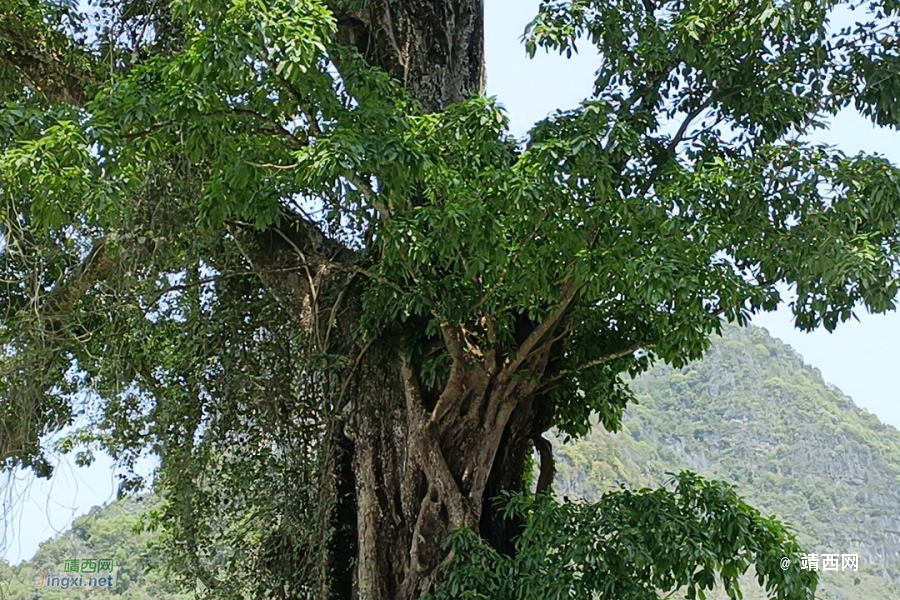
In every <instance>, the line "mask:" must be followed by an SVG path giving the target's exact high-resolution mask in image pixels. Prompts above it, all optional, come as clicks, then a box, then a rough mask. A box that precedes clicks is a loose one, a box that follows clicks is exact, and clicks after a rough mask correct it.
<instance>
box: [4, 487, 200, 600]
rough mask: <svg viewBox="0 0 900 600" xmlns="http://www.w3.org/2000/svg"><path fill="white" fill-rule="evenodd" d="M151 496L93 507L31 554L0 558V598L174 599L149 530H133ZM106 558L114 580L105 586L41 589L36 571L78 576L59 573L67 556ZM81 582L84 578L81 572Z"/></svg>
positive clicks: (147, 509) (176, 597)
mask: <svg viewBox="0 0 900 600" xmlns="http://www.w3.org/2000/svg"><path fill="white" fill-rule="evenodd" d="M155 503H156V499H155V498H154V497H153V496H142V497H138V498H129V499H126V500H122V501H119V502H116V503H114V504H112V505H110V506H107V507H105V508H100V507H95V508H94V509H92V510H91V511H90V512H89V513H88V514H86V515H83V516H81V517H79V518H78V519H76V520H75V522H74V523H73V524H72V527H71V528H70V529H69V531H67V532H65V534H63V535H61V536H59V537H58V538H56V539H54V540H49V541H47V542H45V543H43V544H42V545H41V547H40V549H39V550H38V551H37V554H35V556H34V557H33V558H32V559H31V560H29V561H26V562H24V563H23V564H21V565H18V566H16V567H10V565H8V564H6V563H4V562H2V561H0V598H2V599H3V600H34V599H35V598H41V599H47V600H81V599H85V598H93V599H97V600H99V599H102V598H122V599H127V600H180V599H182V598H186V596H183V595H179V594H177V593H175V591H174V590H173V589H172V587H171V586H170V585H169V584H168V583H167V582H166V577H165V574H164V569H163V560H162V555H161V553H160V552H159V551H158V550H156V549H155V548H154V547H153V544H152V542H153V540H154V536H153V534H151V533H138V529H140V527H139V525H140V524H141V522H142V516H144V515H147V514H149V512H150V511H151V510H152V509H153V507H154V504H155ZM85 558H86V559H102V558H111V559H113V561H114V562H113V564H114V566H115V568H116V569H117V571H116V579H115V584H114V586H113V587H112V588H105V587H86V586H81V587H69V588H67V589H63V588H61V587H47V586H45V587H43V588H40V589H38V588H36V587H35V585H36V584H37V583H40V574H41V573H47V574H50V573H52V574H55V575H57V576H73V577H78V573H66V572H64V568H65V564H66V561H67V560H74V559H85ZM82 577H83V578H84V579H85V580H86V579H87V577H88V576H86V575H83V576H82Z"/></svg>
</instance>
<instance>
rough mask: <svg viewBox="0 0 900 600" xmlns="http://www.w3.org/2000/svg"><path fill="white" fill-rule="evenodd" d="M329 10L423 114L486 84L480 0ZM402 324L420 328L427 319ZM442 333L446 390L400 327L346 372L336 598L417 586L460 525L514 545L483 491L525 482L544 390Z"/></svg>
mask: <svg viewBox="0 0 900 600" xmlns="http://www.w3.org/2000/svg"><path fill="white" fill-rule="evenodd" d="M337 16H338V24H339V35H340V37H341V41H342V42H344V43H347V44H352V45H355V46H356V47H357V49H358V50H359V51H360V53H361V54H362V55H363V56H364V57H366V59H367V60H368V61H369V62H370V63H371V64H373V65H375V66H377V67H379V68H381V69H383V70H384V71H386V72H388V73H390V74H391V75H392V76H393V77H394V78H395V79H397V80H398V81H401V82H402V83H403V84H404V85H405V87H406V89H407V90H408V91H409V92H410V93H412V94H413V96H414V97H415V98H416V99H417V100H418V101H419V103H420V104H421V106H422V108H423V110H424V111H425V112H434V111H440V110H443V109H445V108H446V107H447V106H448V105H450V104H452V103H455V102H459V101H462V100H465V99H467V98H470V97H473V96H476V95H482V94H483V93H484V83H485V81H484V80H485V77H484V40H483V35H484V17H483V6H482V1H481V0H403V1H400V2H375V3H372V4H370V6H368V7H367V8H365V9H362V10H359V11H354V12H339V13H338V15H337ZM402 327H403V328H404V329H405V330H406V331H405V334H406V336H407V337H408V338H410V339H414V338H421V337H422V336H421V334H422V328H423V324H416V323H407V324H403V325H402ZM413 333H414V334H415V335H412V334H413ZM442 333H443V338H444V340H443V341H444V342H445V344H446V348H447V350H448V351H449V352H450V355H451V357H452V358H453V368H452V370H451V373H450V376H449V378H448V381H447V382H446V384H445V385H444V386H443V389H442V390H432V389H423V386H422V385H421V384H420V382H419V378H418V369H417V365H416V364H415V363H414V361H413V359H410V358H408V356H407V355H406V354H405V353H404V352H402V351H400V348H401V347H402V345H403V342H404V339H403V336H401V335H398V334H392V335H390V336H385V337H384V338H383V339H379V340H375V341H373V342H371V343H370V344H369V345H368V346H367V347H366V348H365V349H363V350H362V354H361V355H360V356H361V357H360V360H359V362H358V364H357V365H356V366H355V367H354V368H353V370H352V372H351V373H350V375H349V377H350V378H351V379H350V381H348V385H347V390H348V391H347V398H349V401H350V403H351V409H350V410H349V414H350V415H351V416H350V418H349V419H348V422H347V425H346V428H345V432H346V435H347V437H348V440H349V442H348V444H347V447H348V448H350V449H351V450H350V452H351V453H352V482H350V481H349V479H350V478H351V473H350V472H345V473H344V474H343V484H339V487H341V485H343V487H345V488H347V487H348V484H351V485H349V488H352V489H353V490H354V497H353V499H352V504H353V505H354V506H355V511H353V512H352V515H351V514H350V513H348V512H347V510H346V508H347V507H346V505H344V504H340V503H339V506H338V508H337V510H336V512H335V514H336V518H338V519H343V520H344V521H345V523H343V525H344V526H346V525H348V524H349V523H350V522H352V523H353V524H354V525H355V527H356V529H357V535H356V539H355V548H353V551H354V552H355V553H356V562H355V565H356V566H355V569H354V570H353V574H352V578H353V580H354V583H353V585H352V586H348V585H346V578H347V576H348V575H347V574H348V573H349V567H348V565H346V561H344V563H343V564H344V565H345V566H344V567H343V568H340V567H338V568H335V569H333V571H332V573H333V577H334V578H335V580H334V581H333V582H332V586H331V588H332V590H331V594H332V597H333V598H338V597H340V598H347V599H348V600H349V599H350V598H353V599H354V600H357V599H358V600H388V599H390V600H414V599H416V598H420V597H422V595H423V594H425V593H426V592H428V591H429V590H430V589H431V588H432V587H433V585H434V583H435V581H436V579H437V577H438V575H439V571H440V568H441V566H442V565H443V564H444V563H445V562H446V561H447V559H448V555H447V553H446V552H445V551H444V549H443V548H442V544H443V541H444V539H445V537H446V536H447V534H448V533H450V532H451V531H452V530H454V529H457V528H460V527H469V528H471V529H473V530H475V531H479V532H480V533H481V534H482V535H483V536H484V537H485V538H486V539H487V540H489V541H490V542H491V543H492V544H493V545H495V546H496V547H497V548H498V549H500V550H501V551H504V552H511V551H512V543H511V539H512V537H513V536H514V535H515V533H516V524H515V523H504V522H502V521H501V520H500V519H499V518H498V515H497V514H496V511H495V509H494V507H493V505H492V499H493V498H494V496H495V495H496V494H498V493H499V492H501V491H503V490H510V489H520V488H521V485H522V476H523V472H524V469H525V468H526V464H527V457H528V455H529V454H530V452H531V451H532V440H533V439H535V437H536V436H537V435H539V434H540V433H541V432H542V431H543V430H544V429H546V426H545V424H544V423H543V421H546V419H542V418H539V417H538V416H537V415H539V414H540V413H541V410H540V404H541V402H540V398H535V397H533V392H534V389H533V386H531V385H530V384H527V383H524V382H522V381H513V380H512V378H510V377H509V374H508V373H507V372H506V371H504V370H503V369H502V368H501V367H502V366H503V365H502V360H503V359H505V357H507V356H508V353H505V352H500V351H499V350H496V351H490V352H489V353H488V355H487V356H485V357H484V360H483V361H482V362H480V363H479V364H476V365H471V364H467V363H466V361H465V360H464V359H463V357H462V356H461V350H460V349H459V337H458V336H459V335H460V334H459V332H455V331H453V330H452V329H451V328H449V327H446V328H445V329H444V330H443V331H442ZM548 355H549V352H538V353H536V355H535V358H534V359H533V361H532V364H530V367H532V368H538V369H539V370H540V369H542V368H544V367H546V362H547V356H548ZM342 507H343V508H342ZM344 552H345V554H346V551H344ZM334 562H335V565H339V564H342V563H341V562H340V561H339V560H335V561H334ZM341 573H344V575H341ZM341 577H343V581H337V579H339V578H341ZM351 588H352V589H351Z"/></svg>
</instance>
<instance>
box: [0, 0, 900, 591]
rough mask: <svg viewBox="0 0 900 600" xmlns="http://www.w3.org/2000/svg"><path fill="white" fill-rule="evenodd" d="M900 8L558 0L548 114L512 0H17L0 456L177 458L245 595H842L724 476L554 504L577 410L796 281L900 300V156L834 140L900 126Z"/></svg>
mask: <svg viewBox="0 0 900 600" xmlns="http://www.w3.org/2000/svg"><path fill="white" fill-rule="evenodd" d="M850 4H853V5H857V6H858V9H859V11H860V13H861V14H862V15H863V17H862V21H861V22H860V23H858V24H857V25H855V26H853V27H850V28H846V29H843V30H840V31H836V30H834V29H833V28H831V27H829V15H830V14H832V13H833V12H834V11H836V10H844V9H846V8H847V5H850ZM897 6H898V5H897V3H896V2H895V1H894V0H883V1H880V2H879V1H874V2H856V1H854V2H849V3H848V2H836V1H830V0H826V1H816V2H810V1H804V0H778V1H772V0H768V1H760V0H659V1H658V2H654V1H653V0H650V1H647V0H642V1H638V0H607V1H594V0H573V1H570V2H561V1H545V2H543V3H542V4H541V7H540V11H539V14H538V15H537V16H536V18H535V20H534V21H533V22H532V23H531V25H530V26H529V28H528V31H527V32H526V36H525V51H527V52H529V53H534V52H536V51H544V50H549V51H558V52H560V53H563V54H571V52H573V51H574V50H575V45H576V43H579V44H584V45H591V46H594V47H595V48H596V50H597V52H598V56H599V61H598V70H597V73H596V80H595V85H594V92H593V94H592V95H591V97H590V98H587V99H585V101H584V102H583V103H582V104H581V105H580V106H579V107H578V108H577V109H575V110H571V111H567V112H559V113H556V114H554V115H553V116H551V117H549V118H547V119H545V120H543V121H541V122H539V123H537V124H535V125H534V126H533V128H532V129H531V130H530V131H529V133H528V135H527V136H526V137H525V138H524V139H521V140H515V139H512V138H511V137H510V135H509V133H508V131H507V119H506V116H505V114H504V113H503V111H502V109H501V108H500V106H499V105H498V104H497V103H496V102H495V101H494V100H493V99H489V98H486V97H485V96H484V85H485V72H484V49H483V42H484V40H483V35H484V23H483V14H482V12H483V7H482V2H481V1H480V0H428V1H426V0H394V1H390V0H371V1H366V0H156V1H152V2H151V1H145V0H99V1H98V2H97V3H95V4H94V5H93V6H84V5H81V4H78V3H76V2H73V1H70V0H39V1H37V2H35V1H33V0H2V1H0V94H2V95H3V101H4V102H5V108H4V110H3V113H2V117H0V149H2V156H0V170H2V175H0V197H2V207H3V211H2V213H0V225H2V250H0V260H2V263H0V271H2V288H0V295H2V306H3V315H2V321H0V341H2V343H3V345H4V352H3V353H2V356H0V361H2V362H0V365H2V370H3V371H2V372H3V377H2V383H0V426H2V429H0V433H2V437H0V459H2V460H3V461H4V463H5V466H6V467H7V468H15V467H19V466H21V467H31V468H33V469H35V470H36V471H37V472H38V473H39V474H41V475H49V474H50V471H51V465H50V462H49V460H48V458H47V455H46V451H47V448H46V447H43V448H42V446H41V441H42V439H46V436H47V435H48V434H51V433H54V432H58V431H60V430H62V429H65V430H66V432H67V435H66V436H65V437H64V438H62V439H61V440H59V441H58V443H57V446H58V447H59V448H61V449H62V450H76V449H77V450H79V452H81V454H79V457H80V458H81V459H82V460H84V461H90V459H91V454H90V452H91V451H96V450H98V449H102V450H103V451H105V452H109V453H111V454H112V455H113V456H114V457H116V458H117V459H119V460H121V461H123V462H124V463H125V464H131V463H133V461H134V460H135V459H136V458H137V457H139V456H140V455H141V453H144V452H149V453H152V454H155V455H158V456H159V457H160V459H161V464H160V468H159V472H158V473H157V477H156V482H155V483H156V486H157V488H158V489H159V491H160V493H161V494H162V495H163V496H164V498H165V500H166V504H165V509H164V510H162V511H160V512H155V513H153V514H152V515H150V526H158V527H161V528H162V529H163V531H164V532H165V534H166V536H165V539H166V540H167V543H169V544H170V550H171V552H172V557H173V561H172V562H173V565H172V567H173V569H174V572H175V573H176V574H177V575H180V576H181V577H182V578H183V581H184V582H185V583H186V584H187V585H189V586H192V587H194V586H196V589H198V590H199V591H201V592H206V593H208V594H210V595H211V596H213V597H216V598H238V597H247V596H250V595H253V596H265V597H268V596H272V597H278V598H288V597H294V598H305V597H328V598H340V599H344V598H347V599H349V598H360V599H362V600H370V599H371V600H385V599H388V598H391V599H394V598H396V599H415V598H420V597H422V596H423V595H424V594H426V593H428V592H429V590H432V591H436V593H437V595H438V596H440V597H480V598H551V597H552V598H556V597H559V598H562V597H567V598H568V597H572V594H577V595H578V597H591V596H590V595H591V594H595V595H596V597H601V598H610V599H611V598H655V597H657V593H658V592H663V591H667V590H674V589H686V590H687V591H688V593H689V594H693V593H694V592H695V591H698V590H699V591H700V592H702V590H703V589H707V588H709V587H710V586H712V584H713V582H714V581H715V579H716V577H718V578H719V580H720V581H722V583H723V585H724V586H725V587H726V589H728V590H732V591H733V588H734V582H735V579H736V577H737V576H738V575H739V574H741V573H743V572H745V571H746V570H747V568H748V566H750V565H753V566H754V567H755V570H756V572H757V574H758V576H759V577H760V580H761V581H762V582H764V583H766V585H768V586H769V587H770V589H771V590H772V594H773V595H775V596H777V597H779V598H798V599H799V598H808V597H811V595H812V589H813V588H814V587H815V578H814V576H813V575H812V574H810V573H807V572H805V571H800V570H799V569H798V567H797V562H796V560H793V559H795V558H796V554H797V552H798V548H797V546H796V543H795V541H794V539H793V537H792V536H791V534H790V533H789V532H788V531H786V530H785V529H784V528H783V527H782V526H781V525H779V524H778V523H777V522H776V521H774V520H771V519H767V518H763V517H762V516H760V515H759V514H758V513H757V512H756V511H754V510H753V509H751V508H750V507H748V506H746V505H745V504H743V503H742V502H741V501H740V499H739V498H738V497H737V496H735V494H734V493H733V491H731V490H730V489H729V488H727V486H722V485H720V484H716V483H708V482H704V481H703V480H700V479H697V478H696V477H695V476H693V475H691V474H682V475H680V476H679V477H677V478H676V479H675V480H673V485H672V486H671V487H669V488H667V489H662V490H656V491H650V490H644V491H640V492H629V491H624V490H623V491H619V492H616V493H611V494H610V495H609V496H607V497H606V498H604V500H603V501H602V502H601V503H599V504H598V505H596V506H586V505H581V504H577V503H574V504H573V503H569V502H566V503H562V504H558V503H556V502H554V501H552V500H551V499H550V497H549V495H548V494H547V493H546V492H548V489H549V486H550V483H551V480H552V473H553V458H552V449H551V448H550V444H549V443H548V441H547V440H546V439H545V438H544V437H543V436H542V434H543V433H544V432H546V431H548V430H549V429H551V428H557V429H558V430H560V431H562V432H564V433H566V434H569V435H578V434H580V433H583V432H585V431H586V430H587V429H588V428H589V427H590V426H591V424H592V423H593V422H596V421H599V423H601V424H602V425H603V426H605V427H607V428H608V429H615V428H616V427H617V426H618V425H619V423H620V418H621V415H622V411H623V409H624V408H625V406H626V404H627V402H628V401H629V400H630V398H631V396H630V395H629V391H628V386H627V380H628V377H629V376H632V375H636V374H638V373H640V372H641V371H643V370H644V369H646V368H647V366H648V365H649V364H650V363H651V362H652V361H654V360H664V361H667V362H669V363H672V364H676V365H679V364H683V363H685V362H686V361H689V360H692V359H695V358H697V357H699V356H701V354H702V353H703V351H704V349H705V348H706V345H707V340H708V338H709V336H710V335H712V334H713V333H715V332H716V331H718V330H719V329H720V326H721V323H722V322H723V320H728V321H738V322H745V321H746V320H747V318H748V316H749V315H751V314H752V313H754V312H756V311H760V310H772V309H774V308H775V307H776V306H777V305H778V303H779V300H780V297H779V289H783V288H781V287H780V286H783V285H789V286H792V287H793V290H794V291H795V292H796V301H794V303H793V305H792V309H793V311H794V314H795V315H796V323H797V326H798V327H801V328H804V329H811V328H814V327H818V326H824V327H826V328H829V329H831V328H834V327H835V326H836V325H837V324H838V323H840V322H841V321H845V320H847V319H848V318H850V317H851V316H852V310H853V309H854V308H856V307H858V306H860V305H864V306H865V307H866V308H867V309H868V310H870V311H873V312H881V311H886V310H889V309H892V308H893V307H894V298H895V296H896V292H897V286H898V262H897V259H898V257H900V237H898V234H900V224H898V218H900V172H898V170H897V168H896V167H894V166H893V165H891V164H890V163H889V162H888V161H886V160H885V159H883V158H880V157H876V156H866V155H859V156H852V157H848V156H844V155H843V154H841V153H840V152H839V151H837V150H835V149H833V148H829V147H826V146H821V145H814V144H811V143H809V142H808V141H807V139H808V138H807V137H806V136H807V134H808V133H809V132H810V131H812V130H814V129H816V128H821V127H823V126H824V120H825V119H826V118H827V117H828V116H829V115H834V114H836V113H837V112H838V111H840V110H842V109H844V108H845V107H847V106H849V105H853V106H855V108H856V109H858V110H860V111H861V112H862V113H863V114H865V115H867V116H869V117H871V118H872V120H873V121H874V122H875V123H877V124H879V125H882V126H888V127H896V126H897V125H898V122H900V108H898V107H900V101H898V99H900V54H898V48H900V46H898V43H900V38H898V28H900V18H898V16H897V15H898V8H897ZM73 427H74V428H75V429H74V430H73V429H72V428H73ZM532 457H535V458H532ZM138 484H139V482H138V481H137V480H132V479H126V480H124V481H123V490H125V491H127V490H128V489H132V488H134V487H136V486H137V485H138ZM448 536H449V537H448ZM782 556H786V557H787V558H788V559H789V560H791V561H792V564H791V566H790V567H789V568H788V569H782V567H781V566H780V564H779V562H780V559H781V557H782ZM435 586H437V587H435Z"/></svg>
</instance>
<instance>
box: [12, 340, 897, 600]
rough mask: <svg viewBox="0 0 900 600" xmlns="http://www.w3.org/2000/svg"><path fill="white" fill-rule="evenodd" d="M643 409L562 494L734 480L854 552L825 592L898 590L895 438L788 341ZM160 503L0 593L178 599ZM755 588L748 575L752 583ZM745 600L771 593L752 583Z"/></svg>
mask: <svg viewBox="0 0 900 600" xmlns="http://www.w3.org/2000/svg"><path fill="white" fill-rule="evenodd" d="M634 386H635V390H636V393H637V395H638V397H639V400H640V403H639V404H638V405H635V406H632V407H631V408H630V409H629V411H628V414H627V417H626V419H625V421H624V428H623V431H621V432H620V433H618V434H615V435H611V434H609V433H607V432H605V431H603V430H602V428H600V427H597V428H595V429H594V431H593V432H592V433H591V434H590V435H589V436H587V437H586V438H585V439H582V440H578V441H576V442H571V443H563V441H562V440H559V439H558V440H555V446H556V450H557V455H558V464H557V483H556V491H557V493H559V494H560V495H567V496H569V497H571V498H574V497H583V498H587V499H596V498H597V497H598V496H599V495H600V494H601V493H603V491H605V490H609V489H611V488H614V487H616V486H617V485H619V484H626V485H629V486H633V487H640V486H653V485H658V484H660V483H662V482H664V481H665V480H666V479H667V473H668V472H673V471H678V470H681V469H690V470H694V471H697V472H699V473H701V474H703V475H707V476H710V477H715V478H720V479H725V480H728V481H731V482H734V483H735V484H737V486H738V487H739V490H740V491H741V493H742V494H744V495H745V496H746V497H747V498H748V499H749V500H750V501H751V503H752V504H754V505H756V506H758V507H759V508H760V509H762V510H764V511H765V512H767V513H774V514H777V515H778V516H780V517H781V518H783V519H784V520H786V521H788V522H789V523H791V524H793V525H794V526H795V528H796V529H797V530H798V531H799V534H800V538H801V540H802V541H803V543H804V544H805V546H806V548H807V549H808V551H810V552H817V553H819V554H823V553H859V555H860V572H859V573H847V572H837V573H833V572H829V573H824V575H823V580H822V583H821V584H820V593H819V594H818V597H819V598H823V599H837V600H879V599H882V598H884V599H892V598H898V597H900V589H898V588H897V586H896V584H892V583H890V580H893V581H894V582H900V515H898V507H900V432H898V431H897V430H896V429H894V428H892V427H889V426H885V425H882V424H881V423H880V422H879V421H878V420H877V419H876V418H875V417H874V416H873V415H871V414H869V413H867V412H865V411H863V410H860V409H859V408H857V407H856V406H855V405H854V404H853V403H852V401H851V400H850V399H849V398H847V397H846V396H844V395H843V394H842V393H841V392H840V391H838V390H836V389H834V388H832V387H829V386H828V385H827V384H826V383H825V382H824V381H823V380H822V377H821V375H820V374H819V372H818V371H816V370H815V369H813V368H810V367H808V366H806V365H804V364H803V361H802V359H801V357H799V356H798V355H797V354H796V353H795V352H794V351H793V350H791V348H790V347H788V346H786V345H785V344H783V343H781V342H779V341H777V340H774V339H773V338H771V337H770V336H768V335H767V334H766V333H765V332H764V331H763V330H760V329H754V328H749V329H736V328H728V329H727V330H726V332H725V336H724V338H723V339H721V340H717V341H716V343H715V344H714V346H713V347H712V349H711V350H710V352H709V353H708V355H707V357H706V358H705V359H704V360H701V361H698V362H695V363H691V364H690V365H688V366H687V367H685V368H684V369H681V370H673V369H670V368H665V367H658V368H655V369H654V370H652V371H651V372H650V373H648V374H647V375H645V376H644V377H642V378H640V379H639V380H638V381H636V382H635V383H634ZM153 502H154V500H153V499H152V498H151V497H148V498H141V499H132V500H128V501H124V502H119V503H116V504H114V505H112V506H110V507H107V508H105V509H103V510H100V509H97V510H95V511H92V513H91V514H89V515H85V516H84V517H82V518H80V519H78V520H77V521H76V522H75V524H74V526H73V527H72V529H71V530H70V531H69V532H67V533H66V534H65V535H63V536H61V537H60V538H59V539H56V540H53V541H50V542H47V543H45V544H44V545H43V546H42V547H41V549H40V551H39V552H38V553H37V555H36V556H35V557H34V558H33V559H32V560H30V561H28V562H26V563H24V564H23V565H20V566H18V567H16V568H10V567H9V566H8V565H4V564H2V563H0V579H2V580H3V584H2V587H0V590H2V595H3V597H4V598H9V599H10V600H32V599H33V598H52V599H54V600H55V599H59V600H62V599H63V598H87V597H91V598H97V599H100V598H106V597H112V598H128V599H129V600H149V599H164V600H170V599H175V598H178V596H176V595H175V594H174V593H173V590H172V589H171V588H169V587H168V586H167V585H166V583H165V577H164V576H163V574H162V571H161V564H162V561H161V557H160V555H159V554H158V553H157V552H156V551H154V550H153V549H152V548H148V546H147V543H148V542H149V541H150V540H151V539H152V536H151V535H150V534H147V533H143V534H137V533H135V530H134V528H135V526H136V525H137V524H138V522H139V521H140V515H141V514H142V513H145V512H146V511H147V510H149V509H150V508H151V507H152V505H153ZM101 557H111V558H114V559H115V561H116V565H117V566H118V567H119V569H120V570H119V580H118V583H117V585H116V587H115V588H114V589H113V590H105V589H91V588H70V589H68V590H62V589H52V588H51V589H46V588H45V589H41V590H37V589H35V587H34V582H35V581H36V578H35V576H36V575H37V574H38V573H42V572H59V571H61V570H62V567H63V564H64V561H65V560H67V559H71V558H101ZM748 583H749V582H748ZM746 590H747V598H759V597H762V596H761V594H760V592H759V591H758V590H757V591H754V589H753V587H752V585H749V584H748V585H747V586H746Z"/></svg>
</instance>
